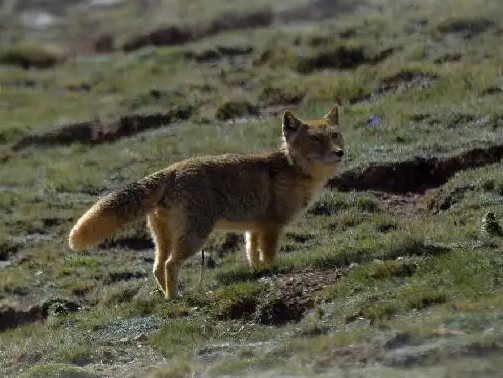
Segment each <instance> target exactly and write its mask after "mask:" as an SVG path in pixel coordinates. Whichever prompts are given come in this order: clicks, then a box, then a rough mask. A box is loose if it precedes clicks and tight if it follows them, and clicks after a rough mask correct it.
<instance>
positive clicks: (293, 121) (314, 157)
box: [283, 105, 345, 168]
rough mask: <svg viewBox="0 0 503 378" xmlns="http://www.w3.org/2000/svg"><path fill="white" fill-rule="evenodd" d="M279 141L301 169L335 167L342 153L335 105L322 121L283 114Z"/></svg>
mask: <svg viewBox="0 0 503 378" xmlns="http://www.w3.org/2000/svg"><path fill="white" fill-rule="evenodd" d="M283 141H284V147H285V148H286V150H287V151H288V154H289V155H290V156H291V157H292V158H293V159H294V160H295V161H296V162H297V163H299V164H301V165H302V166H334V165H337V163H339V162H340V161H341V160H342V158H343V157H344V153H345V150H344V139H343V137H342V134H341V126H340V124H339V108H338V106H337V105H336V106H334V107H333V108H332V109H330V111H329V112H328V113H327V114H326V115H325V116H324V117H323V118H321V119H317V120H309V121H304V120H302V119H300V118H298V117H297V116H295V115H294V114H293V113H292V112H291V111H289V110H287V111H285V113H284V114H283ZM306 168H307V167H306Z"/></svg>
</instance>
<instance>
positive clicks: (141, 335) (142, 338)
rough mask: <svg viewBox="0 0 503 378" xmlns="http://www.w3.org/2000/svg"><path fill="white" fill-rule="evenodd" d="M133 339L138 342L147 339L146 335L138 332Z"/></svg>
mask: <svg viewBox="0 0 503 378" xmlns="http://www.w3.org/2000/svg"><path fill="white" fill-rule="evenodd" d="M133 340H134V341H138V342H141V341H145V340H147V335H145V334H144V333H140V334H139V335H136V336H135V337H134V339H133Z"/></svg>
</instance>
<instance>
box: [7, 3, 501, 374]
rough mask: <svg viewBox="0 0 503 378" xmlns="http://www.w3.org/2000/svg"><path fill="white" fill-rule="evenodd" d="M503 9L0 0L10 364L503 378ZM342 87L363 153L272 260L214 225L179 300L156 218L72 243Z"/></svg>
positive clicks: (270, 133)
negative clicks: (165, 283)
mask: <svg viewBox="0 0 503 378" xmlns="http://www.w3.org/2000/svg"><path fill="white" fill-rule="evenodd" d="M10 5H12V7H11V6H10ZM42 11H43V12H45V14H46V15H45V20H46V24H43V23H42V21H41V20H44V18H43V17H42V16H40V15H41V14H42ZM34 14H35V15H38V18H36V17H35V18H34V16H33V15H34ZM47 14H49V15H50V16H51V17H53V18H52V19H50V17H49V16H47ZM502 16H503V8H501V6H500V5H499V4H498V3H497V2H496V1H489V0H470V1H469V0H465V1H459V0H458V1H454V0H447V1H443V2H434V1H423V2H415V1H412V0H400V1H388V0H361V1H357V2H355V1H349V0H348V1H344V0H340V1H336V0H332V1H328V0H317V1H316V0H311V1H308V0H291V1H289V2H283V3H280V2H277V3H275V4H272V3H271V2H266V1H256V2H253V4H252V3H250V2H244V1H242V0H236V1H224V0H215V1H199V0H191V1H188V0H183V1H182V0H176V1H163V0H149V1H139V0H125V1H118V2H110V4H108V5H106V6H105V5H103V4H101V5H99V2H96V1H95V2H87V3H86V2H85V1H84V0H74V1H66V2H64V3H63V4H62V3H61V2H58V1H57V0H46V1H39V2H26V1H18V2H13V3H11V2H8V1H3V2H0V25H1V26H0V161H1V163H0V189H1V190H0V205H1V209H2V211H1V212H0V371H1V372H2V373H4V374H3V375H5V376H8V377H23V378H25V377H26V378H27V377H54V376H61V377H130V378H132V377H158V378H174V377H195V376H198V377H224V376H225V377H234V376H245V377H247V376H249V377H256V376H259V375H260V376H261V377H297V376H298V377H315V376H319V377H328V376H330V377H332V376H348V377H467V378H468V377H470V378H471V377H494V376H497V374H499V372H500V371H501V368H502V367H503V351H502V345H503V344H502V342H503V328H502V327H503V300H502V298H503V296H502V294H503V292H502V290H503V273H502V267H503V257H502V243H503V230H500V229H499V228H498V222H499V223H500V224H501V225H503V168H502V166H501V163H500V161H501V158H502V156H503V110H502V109H501V106H500V104H501V100H502V98H503V69H502V67H503V48H502V44H501V39H502V36H503V24H502V21H501V20H502ZM30 17H31V18H30ZM41 17H42V18H41ZM48 17H49V18H48ZM49 19H50V21H47V20H49ZM37 20H38V21H37ZM35 21H37V22H39V24H37V23H36V22H35ZM40 23H42V24H43V25H42V24H40ZM334 100H337V101H339V102H341V103H342V104H343V107H344V111H343V113H342V115H341V120H342V122H343V124H344V128H345V138H346V141H347V144H348V157H347V159H346V161H345V163H344V165H343V166H342V167H341V173H340V175H339V177H337V178H334V180H333V181H331V182H330V184H329V185H328V186H327V188H326V189H325V190H324V192H323V194H322V196H321V198H320V199H319V200H318V201H317V202H316V203H315V204H314V206H313V208H312V209H311V210H310V211H309V212H308V213H307V215H306V216H305V217H304V218H303V219H302V220H300V221H299V222H298V223H296V224H294V225H292V227H290V229H289V231H288V233H287V234H286V237H285V240H284V242H283V244H282V248H281V253H280V257H279V259H278V261H277V263H276V264H275V266H274V267H273V268H272V269H271V270H267V271H266V270H259V271H251V270H250V269H249V268H248V266H247V264H246V262H245V255H244V246H243V240H242V236H241V235H233V234H228V235H226V234H222V233H214V234H212V235H211V237H210V240H209V241H208V244H207V246H206V251H207V252H208V256H209V257H208V258H207V259H206V263H207V267H206V269H205V275H204V280H203V285H202V288H201V289H199V287H198V280H199V273H200V264H201V262H200V259H199V257H198V256H197V257H195V258H194V259H192V260H191V261H190V263H189V264H188V265H187V267H186V268H185V269H184V270H183V273H182V277H181V284H180V286H181V291H182V293H183V299H180V300H177V301H175V302H167V301H165V300H164V298H163V297H162V295H161V293H160V292H159V291H158V290H157V287H156V285H155V283H154V279H153V276H152V273H151V271H152V265H153V258H154V253H153V244H152V242H151V240H150V237H149V235H148V234H147V232H146V230H145V227H144V226H145V224H144V222H139V223H138V224H133V225H131V226H129V227H127V228H126V229H124V230H121V231H120V232H118V233H117V234H115V235H114V236H113V237H112V238H111V239H110V240H108V241H107V242H106V243H104V244H103V245H101V246H100V247H99V248H96V249H94V250H92V251H88V252H85V253H79V254H78V253H74V252H71V251H70V250H69V248H68V246H67V242H66V240H67V235H68V232H69V229H70V228H71V226H72V225H73V223H74V222H75V220H76V219H77V218H78V217H79V216H80V215H81V214H82V212H83V211H85V210H86V209H87V208H88V207H89V206H90V205H91V204H93V203H94V202H95V201H96V200H97V199H98V198H99V196H100V195H102V194H104V193H106V192H107V191H109V190H111V189H113V188H117V187H119V186H121V185H123V184H125V183H128V182H131V181H133V180H135V179H136V178H139V177H141V176H143V175H146V174H147V173H150V172H153V171H155V170H158V169H160V168H162V167H164V166H166V165H168V164H170V163H172V162H175V161H177V160H180V159H182V158H184V157H188V156H193V155H201V154H209V153H224V152H243V153H245V152H253V151H262V150H267V149H270V148H274V147H275V146H277V145H278V141H279V136H280V121H281V114H282V112H283V111H284V110H285V109H292V110H293V111H294V112H295V113H296V114H298V115H299V116H300V117H303V118H310V117H313V118H315V117H319V116H321V115H323V114H324V113H325V112H326V111H327V109H328V108H329V107H330V106H331V105H332V104H333V102H334ZM374 116H376V117H378V118H379V122H378V123H377V124H373V123H372V122H369V119H370V118H371V117H374ZM491 214H492V215H491Z"/></svg>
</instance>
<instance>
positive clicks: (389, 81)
mask: <svg viewBox="0 0 503 378" xmlns="http://www.w3.org/2000/svg"><path fill="white" fill-rule="evenodd" d="M435 80H437V76H436V75H434V74H432V73H427V72H422V71H415V70H403V71H400V72H398V73H397V74H394V75H392V76H389V77H386V78H384V79H382V80H381V81H380V83H379V84H378V86H377V88H376V89H375V91H374V92H375V94H383V93H388V92H396V93H401V92H404V91H408V90H411V89H426V88H429V87H430V86H431V85H432V84H433V82H434V81H435Z"/></svg>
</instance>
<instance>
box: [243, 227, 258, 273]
mask: <svg viewBox="0 0 503 378" xmlns="http://www.w3.org/2000/svg"><path fill="white" fill-rule="evenodd" d="M258 237H259V234H258V233H257V232H254V231H247V232H246V234H245V240H246V257H247V258H248V262H249V263H250V266H251V267H257V266H258V265H259V262H260V255H259V249H258Z"/></svg>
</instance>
